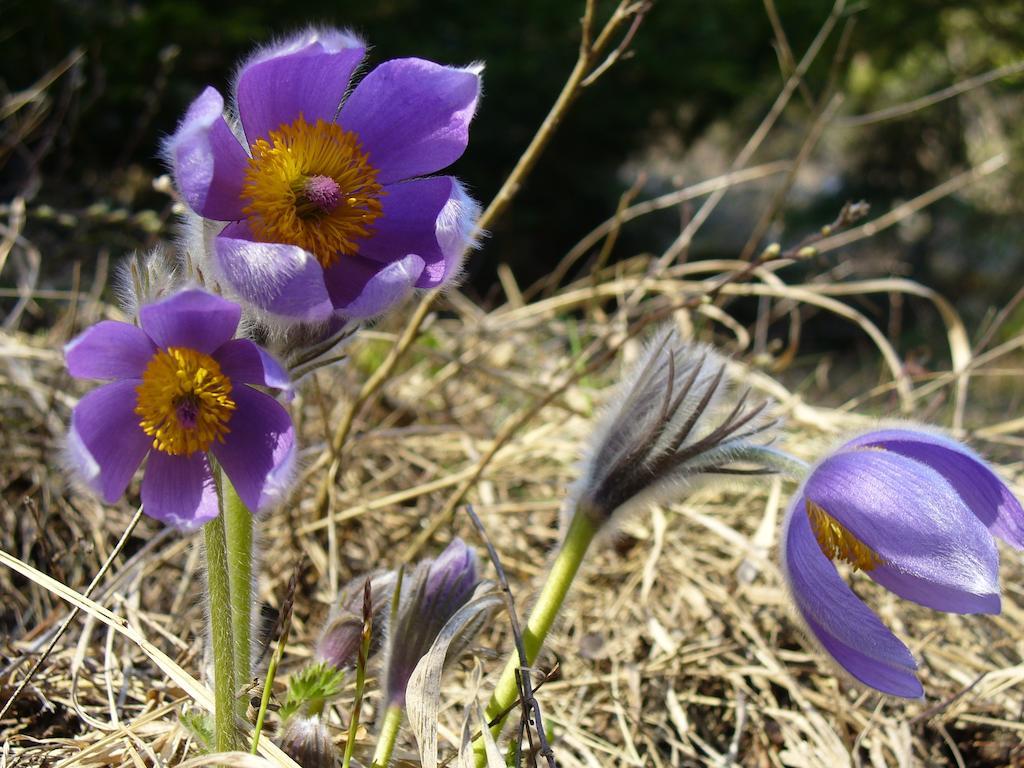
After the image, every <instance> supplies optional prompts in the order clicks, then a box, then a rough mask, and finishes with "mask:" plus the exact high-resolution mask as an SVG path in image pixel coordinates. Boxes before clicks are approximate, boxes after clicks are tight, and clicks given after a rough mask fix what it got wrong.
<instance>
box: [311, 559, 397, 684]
mask: <svg viewBox="0 0 1024 768" xmlns="http://www.w3.org/2000/svg"><path fill="white" fill-rule="evenodd" d="M367 579H369V580H370V605H369V606H364V605H363V599H364V594H365V593H364V586H365V585H366V580H367ZM394 589H395V574H394V572H392V571H380V572H377V573H373V574H370V575H369V576H360V577H359V578H356V579H353V580H352V581H350V582H349V583H348V584H346V585H345V587H344V588H343V589H342V590H341V594H340V595H339V597H338V602H337V603H335V606H334V608H333V609H332V610H331V613H330V615H329V616H328V617H327V622H326V623H325V624H324V629H323V633H322V634H321V635H320V641H319V642H318V643H317V645H316V657H317V659H318V660H320V661H325V662H327V663H328V664H330V665H331V666H332V667H334V668H335V669H352V668H353V667H355V665H356V660H357V658H358V656H359V646H360V644H361V643H362V633H363V615H364V610H366V609H369V611H370V612H371V615H372V624H371V635H370V655H371V656H372V655H373V654H375V653H376V652H377V651H378V650H380V646H381V643H382V641H383V637H384V621H385V618H386V616H387V612H388V611H387V609H388V607H389V605H390V603H391V595H392V593H393V592H394Z"/></svg>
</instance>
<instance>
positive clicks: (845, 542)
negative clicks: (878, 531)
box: [807, 499, 885, 571]
mask: <svg viewBox="0 0 1024 768" xmlns="http://www.w3.org/2000/svg"><path fill="white" fill-rule="evenodd" d="M807 517H808V518H810V521H811V529H812V530H813V531H814V537H815V538H816V539H817V540H818V546H819V547H821V551H822V552H824V553H825V557H827V558H829V559H830V560H843V561H845V562H847V563H849V564H850V565H852V566H853V567H854V568H859V569H860V570H862V571H873V570H874V569H875V568H877V567H878V566H879V565H882V563H884V562H885V561H884V560H883V559H882V558H881V557H880V556H879V555H878V553H877V552H875V551H874V550H873V549H871V547H869V546H868V545H867V544H865V543H864V542H863V541H861V540H860V539H858V538H857V537H856V536H854V535H853V534H852V533H851V532H850V531H849V529H847V528H846V527H845V526H844V525H843V524H842V523H840V522H839V521H838V520H836V519H835V518H834V517H832V515H830V514H829V513H828V512H826V511H825V510H824V509H822V508H821V507H819V506H818V505H817V504H815V503H814V502H813V501H811V500H810V499H808V500H807Z"/></svg>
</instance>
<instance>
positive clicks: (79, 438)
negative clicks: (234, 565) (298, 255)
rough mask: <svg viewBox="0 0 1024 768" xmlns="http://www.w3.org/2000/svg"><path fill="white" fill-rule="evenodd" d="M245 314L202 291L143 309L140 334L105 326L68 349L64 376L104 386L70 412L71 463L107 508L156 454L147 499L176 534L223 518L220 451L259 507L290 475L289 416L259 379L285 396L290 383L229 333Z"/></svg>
mask: <svg viewBox="0 0 1024 768" xmlns="http://www.w3.org/2000/svg"><path fill="white" fill-rule="evenodd" d="M240 317H241V308H240V307H239V306H238V305H237V304H235V303H233V302H230V301H228V300H227V299H223V298H221V297H219V296H214V295H213V294H210V293H206V292H204V291H200V290H186V291H182V292H180V293H177V294H175V295H173V296H171V297H169V298H167V299H164V300H163V301H160V302H157V303H154V304H149V305H147V306H143V307H142V308H141V309H140V311H139V321H140V325H141V327H137V326H134V325H131V324H129V323H121V322H116V321H111V320H105V321H103V322H100V323H97V324H96V325H94V326H93V327H91V328H89V329H88V330H86V331H85V332H83V333H82V334H81V335H80V336H78V338H76V339H75V340H74V341H72V342H71V343H70V344H68V345H67V347H66V348H65V350H64V355H65V359H66V361H67V366H68V371H69V372H70V373H71V375H72V376H74V377H75V378H79V379H102V380H105V381H107V382H108V383H106V384H104V385H102V386H100V387H98V388H97V389H94V390H93V391H92V392H90V393H89V394H87V395H86V396H85V397H83V398H82V399H81V400H80V401H79V403H78V405H77V406H75V409H74V412H73V414H72V416H71V428H70V430H69V434H68V446H69V454H70V458H71V462H72V464H73V465H74V467H75V469H76V470H77V471H78V472H79V473H80V474H81V475H82V477H83V478H84V479H85V480H86V482H88V483H89V485H90V486H92V488H94V489H95V490H96V491H97V492H98V493H99V494H100V495H101V496H102V497H103V499H104V500H105V501H107V502H108V503H112V502H114V501H116V500H117V499H118V497H120V496H121V495H122V494H123V493H124V491H125V489H126V488H127V487H128V483H129V482H130V481H131V478H132V475H134V474H135V470H136V469H138V467H139V465H140V464H141V463H142V461H143V460H144V459H146V457H147V456H148V460H147V461H146V471H145V477H144V478H143V481H142V503H143V506H144V509H145V511H146V513H147V514H148V515H150V516H151V517H155V518H157V519H158V520H162V521H163V522H165V523H167V524H168V525H173V526H176V527H179V528H194V527H196V526H199V525H201V524H202V523H205V522H206V521H208V520H211V519H212V518H214V517H216V516H217V513H218V502H217V489H216V485H215V480H214V477H213V473H212V471H211V466H210V457H209V455H210V454H212V455H213V457H214V458H216V460H217V462H218V463H219V464H220V466H221V467H222V468H223V469H224V472H225V473H226V474H227V476H228V478H229V479H230V481H231V483H232V485H234V487H235V489H236V490H237V491H238V495H239V496H240V497H241V499H242V501H243V502H245V504H246V505H247V506H248V507H249V508H250V509H252V510H254V511H259V510H262V509H265V508H266V507H267V506H268V505H270V504H271V503H273V502H274V501H275V500H277V499H278V498H279V497H280V496H281V494H282V492H283V491H284V489H285V488H286V487H287V484H288V482H289V480H290V477H291V471H292V466H293V464H294V459H295V434H294V430H293V427H292V421H291V417H289V415H288V413H287V411H285V409H284V408H283V407H282V406H281V404H280V403H278V402H277V401H276V400H274V399H273V398H272V397H270V396H269V395H267V394H264V393H263V392H260V391H258V390H256V389H254V388H253V387H252V386H250V385H252V384H258V385H262V386H267V387H272V388H276V389H286V388H288V386H289V381H288V376H287V374H286V373H285V372H284V370H283V369H282V368H281V367H280V365H278V363H277V362H276V361H275V360H274V359H273V358H272V357H270V355H268V354H267V353H266V352H264V351H263V350H262V349H261V348H260V347H258V346H257V345H256V344H254V343H253V342H251V341H249V340H248V339H236V338H233V337H234V335H235V331H236V329H237V327H238V322H239V319H240Z"/></svg>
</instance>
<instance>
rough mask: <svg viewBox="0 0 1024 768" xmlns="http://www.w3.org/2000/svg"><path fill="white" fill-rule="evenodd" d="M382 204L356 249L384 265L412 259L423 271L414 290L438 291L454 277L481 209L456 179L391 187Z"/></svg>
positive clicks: (439, 178)
mask: <svg viewBox="0 0 1024 768" xmlns="http://www.w3.org/2000/svg"><path fill="white" fill-rule="evenodd" d="M381 203H382V205H383V215H382V216H381V217H380V219H379V220H378V221H377V223H376V226H375V230H374V232H373V233H372V234H371V235H370V237H368V238H366V239H365V240H364V241H362V242H361V243H360V244H359V255H360V256H364V257H366V258H368V259H373V260H375V261H381V262H385V263H387V262H389V261H393V260H394V259H395V258H396V256H397V257H401V256H406V255H408V254H416V255H417V256H419V257H420V258H421V259H423V261H424V265H425V266H424V268H423V273H422V274H421V275H420V276H419V279H418V280H417V281H416V287H417V288H437V287H439V286H441V285H442V284H443V283H445V282H446V281H447V280H449V279H450V278H451V277H453V276H454V275H455V274H456V273H457V272H458V268H459V265H460V264H461V262H462V256H463V254H465V252H466V247H467V246H468V244H469V242H470V239H469V238H470V232H472V229H473V224H474V222H475V220H476V215H477V213H478V211H479V207H478V206H477V205H476V203H475V202H474V201H473V200H472V199H470V197H469V196H468V195H467V194H466V193H465V191H464V190H463V189H462V186H461V185H460V184H459V183H458V182H457V181H456V180H455V179H453V178H452V177H450V176H433V177H430V178H426V179H414V180H412V181H404V182H401V183H399V184H390V185H388V186H387V187H385V188H384V195H383V197H382V198H381Z"/></svg>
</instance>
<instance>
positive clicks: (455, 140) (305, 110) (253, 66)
mask: <svg viewBox="0 0 1024 768" xmlns="http://www.w3.org/2000/svg"><path fill="white" fill-rule="evenodd" d="M365 52H366V45H365V43H363V42H362V41H361V40H359V39H358V38H356V37H354V36H352V35H350V34H348V33H345V32H341V31H338V30H332V29H325V30H311V31H307V32H305V33H303V34H300V35H298V36H296V37H293V38H291V39H288V40H286V41H284V42H283V43H281V44H279V45H273V46H270V47H268V48H266V49H263V50H260V51H258V52H257V53H256V54H255V55H254V56H253V57H251V58H250V59H249V60H248V61H247V62H246V63H245V64H244V65H243V66H242V68H241V70H240V72H239V75H238V78H237V80H236V82H235V88H234V91H235V92H234V97H235V98H234V101H235V103H234V112H235V113H236V114H237V119H238V123H239V126H240V131H239V133H240V134H241V135H240V136H238V137H236V132H235V131H234V130H232V127H231V125H232V124H233V123H234V115H231V116H229V117H228V118H227V119H226V118H225V111H224V99H223V97H222V96H221V94H220V93H218V91H217V90H216V89H214V88H212V87H211V88H207V89H206V90H205V91H204V92H203V93H202V94H201V95H200V96H199V98H198V99H196V100H195V102H193V104H192V106H191V107H190V108H189V110H188V112H187V113H186V115H185V117H184V119H183V120H182V122H181V124H180V125H179V126H178V129H177V131H176V132H175V133H174V135H173V136H171V137H170V139H169V140H168V142H167V144H166V152H167V156H168V160H169V162H170V164H171V166H172V169H173V172H174V176H175V180H176V182H177V185H178V188H179V189H180V191H181V194H182V196H183V198H184V199H185V202H186V203H187V204H188V205H189V207H190V208H192V210H194V211H195V212H196V213H198V214H199V215H201V216H203V217H205V218H207V219H214V220H219V221H224V222H229V223H228V224H227V226H226V227H224V229H223V231H222V232H221V233H220V235H219V236H218V237H216V238H215V240H214V245H213V259H214V262H215V271H216V273H217V275H218V277H220V278H221V279H222V280H223V281H225V282H226V283H227V284H229V285H230V286H231V287H232V288H233V289H234V291H236V292H237V294H238V295H239V296H240V297H242V298H243V299H244V300H246V301H247V302H250V303H251V304H252V305H254V306H255V307H258V308H259V309H261V310H263V311H265V312H267V313H269V314H271V315H275V316H279V317H282V318H285V319H287V320H290V321H304V322H320V321H323V320H326V319H328V318H329V317H331V315H333V314H335V313H340V314H342V315H344V316H346V317H351V318H364V317H371V316H374V315H378V314H381V313H382V312H384V311H386V310H387V309H388V308H389V307H391V306H392V305H393V304H395V303H396V302H397V301H398V300H399V299H401V298H403V297H404V296H405V295H406V294H407V293H408V292H409V291H410V290H412V289H413V288H437V287H440V286H442V285H444V284H445V283H446V282H447V281H448V280H450V279H451V278H452V277H453V276H455V274H456V273H457V272H458V269H459V265H460V261H461V258H462V255H463V253H464V251H465V249H466V247H467V245H468V244H469V242H470V232H471V230H472V227H473V223H474V220H475V218H476V216H477V213H478V206H477V204H476V203H475V202H474V201H473V200H472V199H470V197H469V196H468V195H467V194H466V192H465V190H464V189H463V188H462V186H461V185H460V184H459V182H458V181H457V180H456V179H455V178H453V177H451V176H427V174H431V173H435V172H437V171H439V170H441V169H443V168H445V167H447V166H448V165H450V164H451V163H453V162H454V161H455V160H457V159H458V158H459V157H460V156H461V155H462V153H463V151H464V150H465V149H466V145H467V142H468V138H469V123H470V121H471V120H472V118H473V113H474V111H475V109H476V102H477V98H478V96H479V93H480V75H479V68H468V69H460V68H455V67H445V66H441V65H439V64H434V63H432V62H429V61H424V60H422V59H394V60H391V61H386V62H384V63H383V64H381V65H379V66H378V67H376V68H375V69H373V70H372V71H370V72H369V73H368V74H367V75H366V76H365V77H363V78H362V79H361V80H360V81H359V82H358V83H357V84H356V85H355V87H354V88H352V85H351V81H352V77H353V74H354V73H355V71H356V69H357V68H358V67H359V65H360V62H362V60H363V56H364V54H365ZM350 89H351V93H349V91H350ZM346 94H348V95H347V96H346ZM229 120H230V121H231V122H230V123H229Z"/></svg>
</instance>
